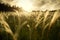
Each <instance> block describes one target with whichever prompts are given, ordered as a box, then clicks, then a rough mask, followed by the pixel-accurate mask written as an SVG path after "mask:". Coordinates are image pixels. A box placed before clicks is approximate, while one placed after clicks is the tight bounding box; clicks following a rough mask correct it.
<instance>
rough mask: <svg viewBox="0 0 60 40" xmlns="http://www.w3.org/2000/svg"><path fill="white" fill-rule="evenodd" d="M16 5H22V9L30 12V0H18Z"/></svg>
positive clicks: (31, 7)
mask: <svg viewBox="0 0 60 40" xmlns="http://www.w3.org/2000/svg"><path fill="white" fill-rule="evenodd" d="M16 5H17V6H18V7H22V9H23V10H25V11H27V12H30V11H32V9H33V5H32V2H31V1H30V0H18V1H17V2H16Z"/></svg>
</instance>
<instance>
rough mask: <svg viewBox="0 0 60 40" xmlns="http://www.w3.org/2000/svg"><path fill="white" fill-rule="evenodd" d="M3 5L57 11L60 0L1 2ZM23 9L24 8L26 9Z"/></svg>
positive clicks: (6, 0) (1, 0)
mask: <svg viewBox="0 0 60 40" xmlns="http://www.w3.org/2000/svg"><path fill="white" fill-rule="evenodd" d="M0 2H2V3H8V4H11V5H12V6H13V5H16V6H19V7H23V6H24V7H25V9H27V10H28V7H29V8H30V7H31V9H32V10H55V9H60V0H0ZM24 7H23V8H24Z"/></svg>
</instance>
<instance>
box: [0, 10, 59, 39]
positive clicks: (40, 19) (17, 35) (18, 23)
mask: <svg viewBox="0 0 60 40" xmlns="http://www.w3.org/2000/svg"><path fill="white" fill-rule="evenodd" d="M0 39H1V40H60V10H53V11H48V10H47V11H32V12H23V11H16V12H11V11H10V12H2V11H1V12H0Z"/></svg>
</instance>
